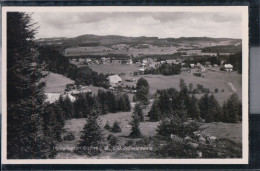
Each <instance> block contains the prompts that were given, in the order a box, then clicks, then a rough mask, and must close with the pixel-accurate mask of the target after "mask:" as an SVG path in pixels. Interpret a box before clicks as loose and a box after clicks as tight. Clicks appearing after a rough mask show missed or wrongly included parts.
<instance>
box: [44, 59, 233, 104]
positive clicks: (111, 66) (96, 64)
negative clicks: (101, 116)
mask: <svg viewBox="0 0 260 171" xmlns="http://www.w3.org/2000/svg"><path fill="white" fill-rule="evenodd" d="M70 63H71V64H74V65H76V66H78V67H82V66H89V67H90V68H92V69H93V70H94V71H97V72H104V73H105V74H109V76H108V77H107V82H108V84H109V86H110V87H109V90H112V91H120V92H126V93H130V94H134V93H135V92H136V90H135V88H134V87H135V84H136V81H137V79H138V78H140V77H141V76H145V75H146V74H145V71H147V70H149V69H156V68H159V67H160V66H161V65H162V64H173V65H179V66H181V72H185V73H187V74H189V75H190V76H200V77H201V76H203V73H209V72H219V73H223V74H224V73H225V72H227V73H228V72H232V71H233V66H232V65H231V64H228V63H227V64H226V63H224V61H222V62H221V65H218V64H214V63H211V62H209V61H206V62H205V63H204V64H201V63H196V64H195V63H190V64H188V63H184V62H183V60H182V59H180V58H177V59H169V60H157V59H156V58H144V59H142V60H138V59H134V60H133V59H132V58H122V59H115V58H113V57H112V58H106V57H102V58H100V59H99V60H98V59H91V58H72V59H70ZM99 68H100V70H99ZM104 68H107V70H104ZM117 68H119V70H117ZM96 89H97V88H93V86H92V87H91V88H89V86H81V85H78V86H76V85H75V84H73V83H70V84H67V85H66V89H65V91H64V92H59V93H57V92H48V93H46V95H47V97H48V98H47V101H49V102H51V103H53V102H55V101H56V100H58V98H59V96H60V95H62V96H69V98H70V99H71V100H72V101H75V99H76V98H77V96H78V94H91V93H92V91H94V92H97V91H96Z"/></svg>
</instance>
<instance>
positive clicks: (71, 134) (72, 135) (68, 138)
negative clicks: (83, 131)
mask: <svg viewBox="0 0 260 171" xmlns="http://www.w3.org/2000/svg"><path fill="white" fill-rule="evenodd" d="M74 139H75V135H74V134H73V133H72V132H69V133H68V134H67V135H65V136H64V137H63V140H65V141H72V140H74Z"/></svg>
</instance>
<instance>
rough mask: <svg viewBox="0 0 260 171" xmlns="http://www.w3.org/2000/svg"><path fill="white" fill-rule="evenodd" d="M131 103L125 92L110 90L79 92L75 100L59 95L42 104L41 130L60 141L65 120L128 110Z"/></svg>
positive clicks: (54, 140) (53, 139)
mask: <svg viewBox="0 0 260 171" xmlns="http://www.w3.org/2000/svg"><path fill="white" fill-rule="evenodd" d="M130 110H131V105H130V101H129V98H128V95H127V94H121V93H117V94H114V93H113V92H111V91H102V90H99V91H98V95H97V96H91V95H82V94H80V95H79V96H78V98H77V99H76V101H74V102H71V100H70V98H69V97H68V96H66V97H65V98H63V97H62V96H60V98H59V100H57V101H56V102H54V103H52V104H50V103H47V104H45V105H44V112H43V115H42V116H43V130H44V134H45V135H48V137H50V139H51V140H52V141H53V144H54V142H56V141H62V138H61V133H62V129H63V127H64V124H65V120H67V119H72V118H87V117H90V116H92V115H93V112H95V113H96V115H102V114H106V113H108V112H112V113H116V112H119V111H130Z"/></svg>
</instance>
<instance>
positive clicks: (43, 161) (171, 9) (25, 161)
mask: <svg viewBox="0 0 260 171" xmlns="http://www.w3.org/2000/svg"><path fill="white" fill-rule="evenodd" d="M36 11H37V12H68V11H69V12H240V13H241V14H242V26H241V27H242V56H243V59H242V60H243V75H242V99H243V100H242V106H243V116H242V139H243V143H242V148H243V150H242V151H243V154H242V158H241V159H40V160H39V159H37V160H36V159H30V160H28V159H17V160H14V159H7V155H6V154H7V136H6V135H7V124H6V112H7V111H6V110H7V104H6V100H7V96H6V95H7V94H6V90H7V89H6V82H7V80H6V79H7V78H6V74H7V73H6V51H7V49H6V48H7V47H6V13H7V12H36ZM2 45H3V47H2V163H3V164H248V155H249V154H248V148H249V146H248V76H249V75H248V70H249V67H248V63H249V51H248V48H249V44H248V6H201V7H199V6H196V7H195V6H187V7H169V6H168V7H161V6H157V7H144V6H138V7H126V6H120V7H119V6H118V7H3V8H2Z"/></svg>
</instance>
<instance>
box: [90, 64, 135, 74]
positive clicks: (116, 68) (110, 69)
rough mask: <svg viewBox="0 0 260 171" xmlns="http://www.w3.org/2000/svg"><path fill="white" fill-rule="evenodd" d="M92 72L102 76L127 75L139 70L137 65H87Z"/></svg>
mask: <svg viewBox="0 0 260 171" xmlns="http://www.w3.org/2000/svg"><path fill="white" fill-rule="evenodd" d="M88 66H89V67H90V68H91V69H92V70H93V71H96V72H98V73H103V74H109V73H115V74H120V73H125V74H127V75H129V74H130V73H133V72H135V71H138V69H140V68H139V67H138V65H136V64H131V65H127V64H103V65H97V64H91V65H88Z"/></svg>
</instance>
